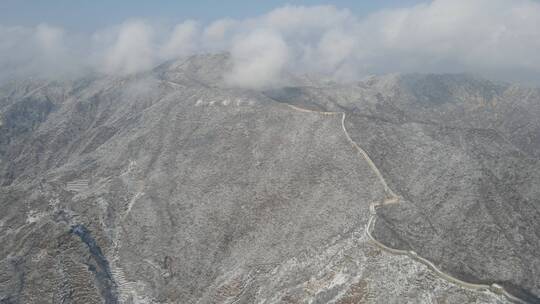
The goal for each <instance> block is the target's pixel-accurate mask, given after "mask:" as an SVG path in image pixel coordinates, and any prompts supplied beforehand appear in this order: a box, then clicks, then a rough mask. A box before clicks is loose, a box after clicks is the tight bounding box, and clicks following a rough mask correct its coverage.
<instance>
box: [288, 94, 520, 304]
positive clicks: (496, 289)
mask: <svg viewBox="0 0 540 304" xmlns="http://www.w3.org/2000/svg"><path fill="white" fill-rule="evenodd" d="M286 105H287V106H288V107H289V108H291V109H293V110H295V111H298V112H303V113H314V114H319V115H341V128H342V130H343V132H344V133H345V136H346V138H347V140H348V141H349V143H350V144H351V145H352V146H353V147H354V148H355V149H356V151H357V152H358V153H359V154H361V155H362V156H363V158H364V159H365V160H366V161H367V163H368V165H369V167H370V168H371V169H372V171H373V172H374V173H375V175H376V176H377V178H378V179H379V181H380V182H381V184H382V185H383V188H384V192H385V195H386V197H385V198H384V199H383V200H382V201H381V202H376V203H371V204H370V205H369V211H370V212H369V214H370V217H369V220H368V223H367V225H366V228H365V233H366V235H367V237H368V239H369V240H370V241H371V242H372V243H374V244H375V245H376V246H377V247H379V248H380V249H382V250H383V251H386V252H389V253H391V254H394V255H406V256H408V257H410V258H411V259H413V260H415V261H417V262H419V263H421V264H424V265H425V266H427V267H428V268H429V269H430V270H431V271H433V272H435V274H437V275H438V276H439V277H440V278H442V279H444V280H446V281H449V282H451V283H453V284H456V285H458V286H461V287H464V288H468V289H473V290H479V291H490V292H492V293H494V294H498V295H503V296H505V297H506V298H507V299H508V300H509V301H510V302H514V303H524V304H526V303H527V302H525V301H523V300H521V299H519V298H517V297H515V296H513V295H512V294H510V293H508V291H506V289H504V287H502V286H500V285H499V284H497V283H492V284H491V285H487V284H474V283H468V282H465V281H462V280H460V279H458V278H456V277H453V276H451V275H449V274H447V273H445V272H443V271H442V270H440V269H439V268H438V267H437V266H435V264H433V263H432V262H431V261H429V260H427V259H425V258H423V257H421V256H419V255H418V253H416V252H415V251H413V250H402V249H395V248H391V247H388V246H386V245H384V244H383V243H381V242H379V241H378V240H376V239H375V238H374V237H373V236H372V235H371V230H372V229H373V227H374V226H375V221H376V220H377V209H376V208H377V207H380V206H383V205H390V204H399V203H400V200H401V198H400V197H399V196H398V195H396V194H395V193H394V191H393V190H392V189H391V188H390V187H389V186H388V184H387V183H386V180H385V179H384V177H383V175H382V174H381V172H380V171H379V169H378V168H377V166H376V165H375V163H373V161H372V160H371V158H370V157H369V155H368V154H367V152H366V151H365V150H364V149H362V148H361V147H360V146H359V145H358V144H357V143H356V142H355V141H354V140H353V139H352V138H351V136H350V135H349V132H348V131H347V128H345V118H346V116H347V114H346V113H345V112H323V111H314V110H308V109H304V108H300V107H297V106H294V105H290V104H286Z"/></svg>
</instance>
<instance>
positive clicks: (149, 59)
mask: <svg viewBox="0 0 540 304" xmlns="http://www.w3.org/2000/svg"><path fill="white" fill-rule="evenodd" d="M152 39H153V30H152V28H151V27H150V26H149V25H148V24H146V23H144V22H141V21H134V22H128V23H125V24H123V25H122V26H121V27H120V29H119V30H118V35H117V38H116V41H115V42H114V44H113V45H112V46H111V47H110V48H109V49H108V50H107V51H106V54H105V58H104V60H103V66H102V68H103V70H104V71H106V72H108V73H114V74H132V73H136V72H140V71H143V70H146V69H149V68H151V67H152V66H153V65H154V64H155V60H156V50H155V49H154V45H153V41H152Z"/></svg>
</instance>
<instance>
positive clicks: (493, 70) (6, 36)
mask: <svg viewBox="0 0 540 304" xmlns="http://www.w3.org/2000/svg"><path fill="white" fill-rule="evenodd" d="M539 49H540V4H539V3H538V2H536V1H532V0H434V1H431V2H426V3H423V4H419V5H415V6H411V7H406V8H400V9H387V10H382V11H379V12H375V13H373V14H371V15H368V16H366V17H362V18H360V17H358V16H355V15H354V14H353V13H352V12H351V11H349V10H347V9H338V8H336V7H334V6H291V5H288V6H284V7H280V8H277V9H275V10H272V11H270V12H268V13H266V14H263V15H260V16H253V17H251V18H246V19H231V18H225V19H220V20H215V21H213V22H210V23H209V24H204V23H199V22H197V21H194V20H187V21H185V22H182V23H180V24H178V25H173V26H170V27H163V26H156V25H154V24H152V23H150V22H147V21H144V20H138V21H130V22H126V23H124V24H121V25H119V26H116V27H113V28H109V29H104V30H101V31H98V32H96V33H95V34H93V35H91V37H84V35H80V34H73V33H71V32H70V31H69V30H66V29H60V28H56V27H52V26H50V25H46V24H43V25H40V26H37V27H34V28H27V27H6V26H0V67H1V68H2V71H3V72H1V74H3V75H5V74H10V75H25V74H33V73H35V74H38V75H45V74H47V73H50V72H51V71H54V73H53V74H57V73H56V72H57V71H65V73H69V72H73V71H76V70H85V69H93V70H96V71H100V72H103V73H107V74H121V75H125V74H131V73H137V72H141V71H145V70H148V69H150V68H152V67H153V66H155V65H156V64H159V63H160V62H161V61H164V60H168V59H172V58H175V57H179V56H187V55H189V54H194V53H201V52H221V51H226V52H230V53H231V58H232V60H233V66H232V69H231V70H230V71H228V72H227V74H226V75H225V79H226V81H227V83H228V84H230V85H234V86H241V87H248V88H259V87H265V86H271V85H277V84H279V83H280V81H281V80H282V79H284V77H283V75H284V74H285V73H288V72H292V73H295V74H303V73H314V74H320V75H323V76H325V77H332V78H336V79H339V80H351V79H357V78H359V77H362V76H365V75H368V74H378V73H388V72H436V73H443V72H473V73H479V74H482V73H483V74H485V75H488V76H490V77H495V78H502V79H509V80H512V77H514V78H516V79H517V78H519V76H520V75H526V76H524V77H526V79H527V80H529V81H531V82H534V83H536V84H540V56H539V55H538V54H537V53H538V50H539ZM65 73H64V74H65Z"/></svg>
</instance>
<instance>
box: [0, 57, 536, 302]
mask: <svg viewBox="0 0 540 304" xmlns="http://www.w3.org/2000/svg"><path fill="white" fill-rule="evenodd" d="M228 60H229V59H228V57H227V56H226V55H212V56H196V57H192V58H189V59H186V60H181V61H177V62H170V63H167V64H164V65H162V66H160V67H158V68H156V69H155V70H154V71H152V72H149V73H144V74H140V75H136V76H131V77H125V78H103V77H90V78H88V79H84V80H76V81H71V82H66V83H48V82H39V83H36V82H33V81H29V82H28V83H21V82H18V83H12V84H9V85H7V86H5V87H4V88H3V89H2V90H1V91H2V94H0V96H2V97H0V98H1V101H0V113H1V115H0V116H1V117H2V126H1V127H0V140H1V141H2V147H3V148H2V150H1V151H0V158H1V160H2V161H1V162H0V183H1V184H2V186H1V187H0V204H2V208H3V210H6V212H5V213H4V214H2V215H1V217H0V232H1V234H0V238H1V240H0V241H1V243H2V244H4V245H3V246H2V248H1V249H0V261H1V262H0V299H2V301H3V302H6V303H44V302H45V303H57V302H64V303H78V302H85V303H254V302H262V301H266V302H267V303H284V302H285V303H302V302H305V301H313V302H316V303H327V302H332V301H333V302H335V303H362V302H368V303H403V302H410V303H417V302H422V301H426V302H427V301H433V300H437V301H446V302H448V303H466V302H469V303H494V302H497V303H504V302H506V301H507V299H506V298H504V297H502V296H500V295H497V294H494V293H489V292H478V291H474V290H469V289H466V288H463V287H461V286H459V285H456V284H453V283H450V282H448V281H446V280H444V279H442V278H440V277H438V276H437V275H435V274H434V273H433V272H432V271H431V270H429V268H428V267H426V266H425V265H423V264H421V263H419V262H417V261H415V260H412V259H410V258H408V257H406V256H399V255H392V254H390V253H387V252H385V251H381V250H380V249H379V248H378V247H376V246H374V245H373V244H372V242H371V241H370V239H369V238H368V237H367V236H366V234H365V228H366V225H367V223H368V221H369V218H370V211H369V206H370V204H372V203H374V202H379V201H382V200H384V199H385V195H386V194H385V191H384V187H383V185H382V184H381V182H380V179H379V178H378V177H377V175H376V173H375V172H374V170H373V169H372V168H371V167H370V164H369V163H368V161H367V159H366V158H365V157H363V156H362V155H361V154H359V153H358V150H357V149H356V148H355V147H354V145H353V144H354V142H355V143H356V144H357V145H358V146H360V147H361V148H362V149H364V150H365V151H366V152H367V153H368V154H369V157H371V159H372V160H373V162H374V163H375V165H376V166H377V168H378V169H379V170H380V171H381V173H382V175H383V176H384V178H385V179H386V180H387V181H388V183H389V186H391V187H392V189H393V190H394V191H395V192H396V193H397V194H398V195H399V196H401V197H402V198H403V201H404V202H403V203H402V204H399V205H395V206H383V207H381V208H380V209H379V211H378V213H379V217H380V219H381V220H379V221H377V223H378V224H377V225H376V227H375V231H374V235H375V237H376V238H378V239H380V240H381V241H383V242H385V243H387V244H389V245H392V246H396V247H403V248H413V249H414V250H415V251H417V252H419V254H421V255H423V256H426V257H428V258H430V259H433V260H434V261H436V262H437V263H441V265H442V268H443V269H444V270H447V271H449V272H454V273H455V274H457V275H459V276H460V277H463V278H466V279H473V280H482V281H483V280H486V281H488V282H493V281H497V282H501V283H505V282H508V284H506V285H505V287H508V288H509V289H512V290H513V291H515V292H516V294H519V295H520V296H528V297H529V298H530V299H533V300H534V299H535V298H534V297H535V296H537V289H538V282H535V281H534V278H535V275H536V277H538V276H537V272H536V271H537V269H538V268H535V267H536V266H537V265H538V264H537V263H538V258H536V257H534V256H533V255H532V256H531V253H532V252H534V250H536V247H535V246H537V245H538V243H539V242H538V233H537V232H538V226H537V225H538V224H537V223H535V222H531V221H534V220H535V219H536V217H537V215H538V212H537V209H535V208H537V207H538V202H537V201H535V198H536V197H537V196H536V192H535V191H538V190H537V189H536V188H535V187H534V185H535V182H536V181H537V178H538V173H536V172H539V171H538V170H537V169H536V168H537V167H536V166H537V162H536V158H535V155H536V154H535V153H537V150H535V148H534V144H531V145H527V146H526V147H525V146H524V147H518V148H516V145H517V144H518V143H521V142H522V140H520V141H518V142H517V143H514V144H512V143H509V142H508V140H506V139H505V138H503V137H502V136H500V135H499V133H496V132H490V131H484V129H481V128H480V127H475V128H477V129H478V130H477V129H474V128H472V127H471V128H469V127H468V126H467V127H461V128H458V127H455V126H442V124H433V121H431V120H432V117H431V116H430V115H432V116H433V115H435V114H433V113H438V112H437V111H436V110H433V113H431V112H427V114H426V113H423V112H422V113H421V112H418V111H416V108H413V106H411V105H409V104H406V103H405V104H401V103H399V102H397V101H398V100H399V101H400V102H401V100H402V99H397V98H394V97H393V96H394V95H392V94H405V93H404V92H405V90H415V89H414V87H413V89H409V88H407V87H406V86H405V85H403V84H401V83H400V81H401V80H400V79H399V77H398V78H396V77H394V76H391V77H387V78H381V79H371V80H368V81H366V82H363V83H359V84H355V85H354V86H349V85H337V84H329V85H321V86H319V87H313V86H311V87H302V86H298V87H294V88H289V89H285V90H274V91H266V92H258V91H252V90H242V89H231V88H226V87H224V86H223V85H221V84H222V82H221V80H220V76H219V75H222V73H223V71H224V70H226V69H227V66H228V64H229V63H228ZM415 77H416V76H415ZM466 83H468V81H466ZM505 92H506V91H505ZM520 92H521V91H520ZM498 94H499V93H498ZM497 96H499V95H497ZM393 98H394V99H393ZM411 100H412V101H411V102H413V101H415V100H413V99H412V97H411ZM531 100H532V99H531ZM415 102H416V101H415ZM450 102H454V101H450ZM529 103H530V104H534V101H529ZM291 105H295V106H298V107H301V108H295V107H291ZM302 108H305V109H316V110H325V111H335V112H342V111H345V112H347V113H346V119H345V120H344V121H342V118H343V116H342V114H340V113H326V114H325V113H316V112H309V111H304V110H302ZM425 108H426V109H430V108H431V106H429V105H425ZM426 111H427V110H426ZM414 115H416V116H418V117H415V116H414ZM478 115H480V114H478ZM411 117H412V118H411ZM417 118H422V119H424V120H425V121H426V122H421V121H419V120H420V119H418V121H417ZM448 121H449V122H450V123H451V122H453V121H452V120H451V119H448ZM342 123H344V124H343V125H342ZM450 123H449V124H450ZM535 123H536V122H535V121H532V122H531V124H532V125H533V126H534V124H535ZM456 124H457V123H456ZM343 127H345V129H344V128H343ZM531 128H533V127H531ZM346 132H347V133H346ZM499 132H500V133H504V132H503V130H501V131H499ZM504 134H506V133H504ZM349 135H350V137H351V138H352V140H354V142H351V140H350V139H349V138H348V136H349ZM524 142H525V143H528V139H527V140H524ZM527 149H528V150H527ZM523 151H526V152H523ZM456 154H457V155H458V157H455V156H454V155H456ZM418 164H421V166H417V165H418ZM464 168H465V169H466V170H464ZM439 175H440V176H442V177H441V178H440V179H438V180H436V181H434V180H433V176H439ZM508 176H511V177H512V178H510V179H507V180H504V177H508ZM463 178H470V179H474V178H477V179H478V180H481V182H480V181H477V180H473V181H469V182H464V181H463V180H462V179H463ZM415 187H416V188H415ZM460 187H461V188H460ZM502 187H506V188H502ZM431 189H432V190H433V191H435V190H437V191H435V192H434V193H432V194H429V193H428V192H430V191H428V190H431ZM510 190H511V191H510ZM510 194H512V196H511V197H509V195H510ZM430 195H431V196H430ZM452 195H453V196H452ZM464 197H465V198H470V200H468V201H463V199H462V198H464ZM499 197H500V198H499ZM492 201H493V203H489V204H488V202H492ZM505 201H512V204H511V205H510V206H504V204H502V202H505ZM476 205H478V206H480V207H474V206H476ZM491 205H495V207H491ZM463 206H466V207H468V209H467V211H465V210H460V211H457V210H459V209H460V208H461V207H463ZM452 208H455V210H454V209H452ZM475 208H476V209H475ZM482 208H483V209H482ZM441 214H442V215H444V216H441ZM439 216H440V217H441V218H443V219H444V220H443V221H437V223H436V225H435V226H433V225H432V226H430V225H428V224H433V222H435V221H434V219H435V218H436V217H439ZM479 218H482V219H483V222H477V220H478V219H479ZM460 221H462V223H461V224H460V226H458V227H455V226H453V225H452V224H454V223H456V222H460ZM519 221H522V222H519ZM411 222H413V223H417V222H418V223H419V224H418V225H416V226H415V225H411V224H410V223H411ZM426 223H428V224H426ZM526 224H527V225H526ZM490 225H499V227H501V228H500V231H503V232H504V233H506V235H505V238H501V239H500V241H490V242H484V241H483V238H484V237H489V236H492V235H493V231H494V230H489V229H487V228H486V227H488V228H489V227H491V226H490ZM515 225H518V226H515ZM510 226H514V227H517V228H516V229H515V230H511V229H510V228H511V227H510ZM418 227H420V228H418ZM454 228H455V229H454ZM463 231H474V233H475V234H478V235H481V236H482V238H476V237H475V238H472V240H473V241H475V242H476V243H474V244H473V245H472V246H471V245H470V244H464V245H461V247H460V248H461V249H462V250H463V251H461V252H462V255H456V254H455V252H454V254H449V252H448V251H447V250H448V248H451V247H452V246H454V247H455V246H459V245H460V242H462V241H463V240H464V239H463V237H464V236H465V237H467V238H466V239H465V240H471V236H473V234H466V233H465V234H464V233H462V232H463ZM497 231H499V230H497ZM434 236H437V237H438V238H435V237H434ZM496 240H499V239H496ZM456 244H457V245H456ZM524 244H527V246H529V247H524V248H523V249H521V248H519V250H518V249H516V247H513V246H516V245H524ZM494 248H495V249H496V250H497V252H493V253H489V252H481V253H482V254H484V255H487V256H489V254H492V255H493V256H494V258H499V260H497V259H495V260H493V262H491V263H484V261H485V260H484V259H479V258H478V256H477V255H476V254H478V252H480V251H481V250H482V251H485V250H492V249H494ZM456 257H457V258H456ZM505 258H506V259H510V262H508V263H504V264H500V263H501V261H503V260H505ZM526 261H529V263H530V264H532V267H531V265H529V267H528V268H527V269H526V268H525V267H524V263H525V262H526ZM479 262H482V263H480V264H479V266H478V267H477V268H474V269H470V266H469V265H473V264H475V263H479ZM503 262H504V261H503ZM454 263H458V264H459V265H461V266H463V267H462V268H455V269H458V270H459V271H457V272H456V271H454V270H455V269H454V266H455V264H454ZM461 266H460V267H461ZM509 269H511V270H512V271H515V272H512V273H509ZM501 273H503V274H505V275H506V276H505V277H503V276H501ZM501 278H504V280H503V279H501ZM514 287H515V288H514Z"/></svg>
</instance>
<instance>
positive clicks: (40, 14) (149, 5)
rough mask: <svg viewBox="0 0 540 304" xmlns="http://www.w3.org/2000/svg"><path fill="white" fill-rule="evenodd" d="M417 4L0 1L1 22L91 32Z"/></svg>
mask: <svg viewBox="0 0 540 304" xmlns="http://www.w3.org/2000/svg"><path fill="white" fill-rule="evenodd" d="M420 2H429V0H424V1H419V0H369V1H362V0H337V1H320V0H304V1H282V0H262V1H256V0H214V1H212V0H196V1H187V0H154V1H151V0H146V1H142V0H0V24H3V25H26V26H32V25H38V24H40V23H47V24H51V25H55V26H61V27H66V28H69V29H72V30H79V31H93V30H96V29H98V28H103V27H107V26H111V25H114V24H119V23H122V22H123V21H125V20H126V19H131V18H144V19H150V20H156V19H159V20H165V22H168V23H174V22H179V21H182V20H185V19H197V20H200V21H212V20H215V19H220V18H225V17H229V18H235V19H238V18H240V19H243V18H248V17H254V16H257V15H261V14H264V13H266V12H268V11H270V10H272V9H274V8H277V7H280V6H283V5H286V4H291V5H303V6H312V5H321V4H332V5H334V6H336V7H338V8H348V9H350V10H351V11H353V12H354V13H355V14H357V15H366V14H368V13H370V12H373V11H376V10H380V9H383V8H396V7H406V6H411V5H414V4H417V3H420Z"/></svg>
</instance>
